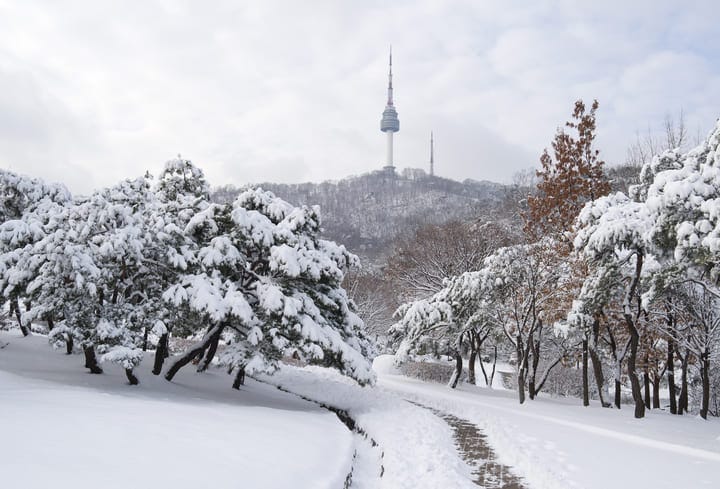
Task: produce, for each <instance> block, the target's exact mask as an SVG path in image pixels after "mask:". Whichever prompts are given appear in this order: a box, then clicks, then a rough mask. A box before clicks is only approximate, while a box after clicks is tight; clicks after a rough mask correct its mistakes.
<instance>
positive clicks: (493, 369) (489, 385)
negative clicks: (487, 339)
mask: <svg viewBox="0 0 720 489" xmlns="http://www.w3.org/2000/svg"><path fill="white" fill-rule="evenodd" d="M496 365H497V345H493V368H492V372H490V383H489V384H488V387H490V388H492V385H493V378H495V366H496Z"/></svg>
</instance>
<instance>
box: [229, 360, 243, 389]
mask: <svg viewBox="0 0 720 489" xmlns="http://www.w3.org/2000/svg"><path fill="white" fill-rule="evenodd" d="M241 385H245V365H240V366H239V367H238V371H237V374H235V380H234V381H233V385H232V388H233V389H236V390H240V386H241Z"/></svg>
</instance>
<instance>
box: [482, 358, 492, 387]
mask: <svg viewBox="0 0 720 489" xmlns="http://www.w3.org/2000/svg"><path fill="white" fill-rule="evenodd" d="M480 371H481V372H482V374H483V377H484V378H485V386H486V387H492V385H491V384H492V382H491V381H489V380H488V376H487V372H486V371H485V362H483V360H482V357H480Z"/></svg>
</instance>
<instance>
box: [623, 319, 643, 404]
mask: <svg viewBox="0 0 720 489" xmlns="http://www.w3.org/2000/svg"><path fill="white" fill-rule="evenodd" d="M629 329H630V356H629V357H628V362H627V368H628V377H630V387H631V388H632V396H633V401H635V417H636V418H643V417H645V403H644V402H643V398H642V390H641V389H640V379H638V376H637V372H636V371H635V361H636V359H637V349H638V343H639V340H640V337H639V334H638V332H637V329H635V327H634V326H632V327H631V328H629Z"/></svg>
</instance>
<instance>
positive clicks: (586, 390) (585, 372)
mask: <svg viewBox="0 0 720 489" xmlns="http://www.w3.org/2000/svg"><path fill="white" fill-rule="evenodd" d="M582 396H583V406H589V405H590V389H589V387H588V340H587V338H584V339H583V342H582Z"/></svg>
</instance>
